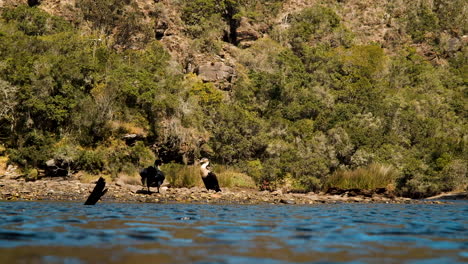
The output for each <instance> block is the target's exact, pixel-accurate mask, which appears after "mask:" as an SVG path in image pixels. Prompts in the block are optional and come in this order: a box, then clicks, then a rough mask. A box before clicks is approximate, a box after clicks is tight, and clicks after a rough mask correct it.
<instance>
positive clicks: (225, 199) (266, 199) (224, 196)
mask: <svg viewBox="0 0 468 264" xmlns="http://www.w3.org/2000/svg"><path fill="white" fill-rule="evenodd" d="M94 185H95V184H94V183H82V182H80V181H78V180H67V179H63V178H50V179H42V180H37V181H33V182H28V181H24V180H14V179H0V201H2V200H3V201H17V200H19V201H40V200H45V201H75V202H84V201H85V200H86V199H87V197H88V196H89V194H90V192H91V191H92V190H93V188H94ZM106 187H107V188H108V192H107V193H106V194H105V195H104V196H103V197H102V199H101V202H130V203H203V204H301V205H306V204H334V203H395V204H443V203H446V202H442V201H435V200H415V199H409V198H403V197H393V196H390V197H388V196H386V195H385V194H375V193H374V194H372V195H370V196H369V195H367V196H364V195H359V194H358V195H355V194H352V193H347V192H346V193H342V194H340V195H337V194H334V195H333V194H325V193H305V194H298V193H282V192H281V191H275V192H269V191H257V190H252V189H238V188H235V189H234V188H223V191H222V192H219V193H216V192H214V191H207V190H205V189H204V188H198V187H193V188H190V189H189V188H169V187H167V186H166V187H162V188H161V193H155V192H152V193H148V192H147V191H145V190H143V189H142V187H141V186H138V185H130V184H125V183H122V182H110V183H107V185H106ZM154 189H155V188H154ZM152 190H153V189H152Z"/></svg>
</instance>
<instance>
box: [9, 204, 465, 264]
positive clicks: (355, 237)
mask: <svg viewBox="0 0 468 264" xmlns="http://www.w3.org/2000/svg"><path fill="white" fill-rule="evenodd" d="M467 208H468V204H467V203H456V204H454V205H444V206H440V205H392V204H385V205H384V204H373V205H366V204H352V205H350V204H341V205H319V206H309V207H308V206H269V205H261V206H260V205H259V206H227V205H184V204H112V203H100V204H98V205H96V206H83V205H81V204H76V203H53V202H0V255H2V256H8V258H9V259H6V260H5V261H6V262H5V263H13V262H16V261H15V260H17V258H21V259H25V258H26V262H34V263H96V262H108V261H109V260H112V262H116V263H119V262H132V263H133V262H142V263H147V262H152V263H154V261H153V260H154V259H157V260H158V263H176V262H185V263H186V262H190V263H304V262H307V263H344V262H346V263H384V262H385V263H466V262H468V242H467V240H468V229H467V227H468V220H467V218H466V212H467ZM77 247H79V250H76V248H77ZM25 252H27V254H25ZM38 256H40V257H38ZM28 258H30V259H28Z"/></svg>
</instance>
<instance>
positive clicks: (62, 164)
mask: <svg viewBox="0 0 468 264" xmlns="http://www.w3.org/2000/svg"><path fill="white" fill-rule="evenodd" d="M45 165H46V168H45V175H46V176H51V177H60V176H62V177H64V176H68V171H69V168H70V164H69V163H68V162H67V161H64V160H60V159H50V160H48V161H46V163H45Z"/></svg>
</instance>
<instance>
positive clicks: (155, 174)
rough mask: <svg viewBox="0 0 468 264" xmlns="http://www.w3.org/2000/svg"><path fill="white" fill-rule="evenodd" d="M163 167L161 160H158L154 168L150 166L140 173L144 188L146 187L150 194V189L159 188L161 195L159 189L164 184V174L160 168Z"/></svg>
mask: <svg viewBox="0 0 468 264" xmlns="http://www.w3.org/2000/svg"><path fill="white" fill-rule="evenodd" d="M161 165H162V162H161V160H156V161H155V162H154V167H153V166H149V167H147V168H144V169H142V170H141V171H140V176H141V184H142V185H143V187H144V186H145V185H146V186H147V187H148V192H149V193H151V191H150V187H157V188H158V191H157V192H158V193H159V187H161V185H162V184H163V182H164V179H165V177H164V173H163V172H162V171H161V168H160V166H161Z"/></svg>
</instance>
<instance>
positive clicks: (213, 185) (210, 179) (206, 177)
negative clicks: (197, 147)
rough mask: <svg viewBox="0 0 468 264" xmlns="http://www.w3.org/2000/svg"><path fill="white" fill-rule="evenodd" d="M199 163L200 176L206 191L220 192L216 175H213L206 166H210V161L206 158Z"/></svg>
mask: <svg viewBox="0 0 468 264" xmlns="http://www.w3.org/2000/svg"><path fill="white" fill-rule="evenodd" d="M200 163H201V166H200V175H201V177H202V180H203V183H204V184H205V187H206V189H207V190H215V191H216V192H220V191H221V189H220V188H219V184H218V178H216V174H214V173H213V172H212V171H210V170H209V169H208V164H210V161H209V160H208V159H207V158H203V159H201V160H200Z"/></svg>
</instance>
